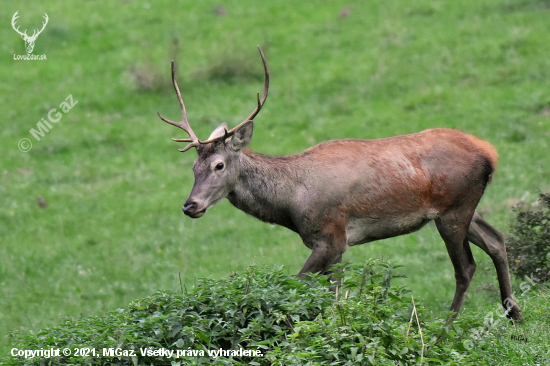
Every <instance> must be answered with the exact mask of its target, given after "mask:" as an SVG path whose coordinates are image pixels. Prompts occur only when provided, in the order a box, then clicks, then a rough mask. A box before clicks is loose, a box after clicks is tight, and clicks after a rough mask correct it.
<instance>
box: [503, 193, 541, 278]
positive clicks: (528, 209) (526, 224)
mask: <svg viewBox="0 0 550 366" xmlns="http://www.w3.org/2000/svg"><path fill="white" fill-rule="evenodd" d="M515 211H516V219H515V221H514V223H513V225H512V230H511V232H510V234H509V236H508V240H507V243H506V251H507V253H508V263H509V265H510V270H511V271H512V272H513V273H514V274H516V275H517V276H518V277H519V278H524V277H525V276H528V277H530V278H536V279H537V280H538V281H547V280H548V279H549V278H550V193H546V194H544V193H541V194H540V195H539V199H538V200H537V201H536V202H535V204H533V205H530V206H529V205H522V206H518V207H517V208H516V209H515Z"/></svg>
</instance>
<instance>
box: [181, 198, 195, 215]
mask: <svg viewBox="0 0 550 366" xmlns="http://www.w3.org/2000/svg"><path fill="white" fill-rule="evenodd" d="M181 209H182V210H183V213H184V214H186V215H188V214H192V213H193V212H195V210H196V209H197V202H195V201H191V202H185V203H184V205H183V206H182V207H181Z"/></svg>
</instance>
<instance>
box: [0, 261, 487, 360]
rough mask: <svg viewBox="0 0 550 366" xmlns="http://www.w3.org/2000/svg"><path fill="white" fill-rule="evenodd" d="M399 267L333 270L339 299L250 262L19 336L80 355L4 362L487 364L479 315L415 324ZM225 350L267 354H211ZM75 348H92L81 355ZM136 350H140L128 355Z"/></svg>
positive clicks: (25, 345) (319, 284)
mask: <svg viewBox="0 0 550 366" xmlns="http://www.w3.org/2000/svg"><path fill="white" fill-rule="evenodd" d="M396 268H397V267H395V266H392V265H391V264H388V263H380V262H378V261H375V260H370V261H368V262H367V263H366V264H364V265H345V266H340V269H341V271H340V272H337V273H335V274H333V277H336V278H340V281H341V285H339V286H338V287H337V288H338V289H337V291H336V295H335V294H334V293H332V292H330V291H329V290H328V287H329V286H331V283H330V282H329V281H328V280H327V277H326V276H321V275H311V277H310V278H308V279H307V280H298V279H296V278H295V277H294V276H290V275H286V274H284V273H283V271H282V269H281V268H277V269H274V270H260V269H258V268H256V267H250V268H249V269H248V270H247V271H245V272H244V273H242V274H233V275H231V276H229V277H228V278H225V279H222V280H210V279H203V280H200V281H199V282H198V284H197V285H196V286H194V287H193V288H192V289H191V290H190V291H187V290H186V289H185V288H182V291H181V293H172V292H159V293H156V294H154V295H152V296H150V297H147V298H145V299H141V300H137V301H134V302H132V303H131V304H130V305H129V306H128V309H119V310H117V311H115V312H112V313H111V314H109V315H108V316H106V317H103V318H101V317H92V318H88V319H82V320H67V321H66V322H65V323H64V324H62V325H61V326H59V327H57V328H52V329H45V330H41V331H38V332H36V333H35V334H32V335H26V336H17V335H14V346H13V347H14V348H18V349H21V350H40V349H45V350H47V349H50V348H54V349H64V348H69V349H71V350H72V353H71V355H69V356H63V355H59V356H55V357H52V358H45V357H35V358H32V359H24V358H22V357H12V358H10V359H6V360H4V362H5V363H6V364H8V365H20V364H25V365H39V364H48V365H65V364H71V365H110V364H117V365H131V366H138V365H171V366H178V365H329V364H330V365H374V364H377V365H379V364H380V365H385V364H388V365H389V364H391V365H396V364H397V365H406V364H414V363H415V362H419V361H420V360H421V359H424V360H425V361H426V363H427V362H445V363H449V362H450V363H456V359H457V357H459V359H460V361H463V362H466V361H472V362H474V361H479V358H480V355H479V354H478V353H476V352H475V350H470V351H468V352H465V350H464V347H463V346H462V341H463V340H465V339H467V338H468V337H470V334H469V328H470V327H471V326H472V324H473V322H475V321H472V319H470V318H466V317H461V321H458V322H455V324H452V323H450V322H446V321H444V320H441V319H431V320H430V318H429V317H428V315H427V314H426V313H425V312H424V310H423V309H422V307H421V306H418V305H417V306H416V307H415V309H416V310H417V312H418V314H419V319H420V322H419V324H420V328H419V327H418V326H417V322H416V321H414V322H413V321H411V322H409V320H410V318H411V311H412V302H411V299H409V298H408V296H406V295H405V293H406V290H405V289H404V288H403V287H396V286H394V285H392V280H393V279H394V278H396V277H404V276H402V275H398V274H396V273H395V269H396ZM335 296H336V299H335ZM335 300H336V301H335ZM415 319H416V318H414V319H413V320H415ZM421 332H423V335H421V334H420V333H421ZM220 348H221V349H224V350H235V351H237V350H239V349H243V350H249V351H250V350H254V351H257V352H259V353H261V355H259V354H256V355H250V354H248V355H247V354H241V355H239V354H233V355H231V354H226V355H221V356H219V357H213V356H212V354H209V351H210V352H212V350H219V349H220ZM75 349H88V351H85V352H84V353H85V355H84V356H82V355H80V356H77V355H75V353H74V350H75ZM103 349H106V351H103ZM117 349H118V351H115V350H117ZM158 349H167V350H175V351H177V350H179V351H182V352H184V354H183V356H181V357H178V358H175V357H167V356H166V355H163V354H154V353H152V351H154V350H158ZM90 350H95V351H93V352H92V351H90ZM128 350H134V351H135V353H136V355H135V356H132V355H130V354H125V353H124V352H123V351H128ZM147 350H150V351H151V352H150V353H147V352H146V351H147ZM104 352H107V353H106V354H105V353H104ZM116 352H118V353H116ZM143 352H144V354H142V353H143ZM81 353H82V352H81ZM0 363H2V362H1V360H0ZM477 363H478V364H479V362H477Z"/></svg>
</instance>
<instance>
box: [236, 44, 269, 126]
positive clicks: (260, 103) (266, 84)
mask: <svg viewBox="0 0 550 366" xmlns="http://www.w3.org/2000/svg"><path fill="white" fill-rule="evenodd" d="M258 51H260V56H261V57H262V63H263V64H264V90H263V93H262V99H261V100H260V93H258V94H256V98H257V100H258V105H257V106H256V108H255V109H254V111H252V113H251V114H250V116H248V117H247V118H246V119H245V120H244V121H242V122H241V123H239V124H238V125H237V126H236V127H234V128H232V129H231V130H229V131H227V135H228V136H231V135H233V134H234V133H235V131H237V130H238V129H239V128H240V127H241V126H242V125H244V124H245V123H246V122H248V121H252V120H253V119H254V117H256V115H257V114H258V113H260V110H261V109H262V107H263V105H264V103H265V100H266V99H267V93H268V91H269V69H268V67H267V61H266V60H265V55H264V53H263V51H262V49H261V48H260V46H258Z"/></svg>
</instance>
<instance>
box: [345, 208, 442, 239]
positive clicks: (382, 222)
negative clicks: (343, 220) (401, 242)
mask: <svg viewBox="0 0 550 366" xmlns="http://www.w3.org/2000/svg"><path fill="white" fill-rule="evenodd" d="M431 219H432V218H430V217H426V215H421V214H418V215H407V216H401V217H391V218H388V217H386V218H371V217H368V218H365V217H362V218H349V219H348V222H347V225H346V236H347V244H348V245H349V246H352V245H357V244H364V243H368V242H371V241H375V240H380V239H386V238H391V237H394V236H399V235H404V234H408V233H411V232H413V231H416V230H419V229H420V228H422V226H424V225H426V224H427V223H428V222H429V221H431Z"/></svg>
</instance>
